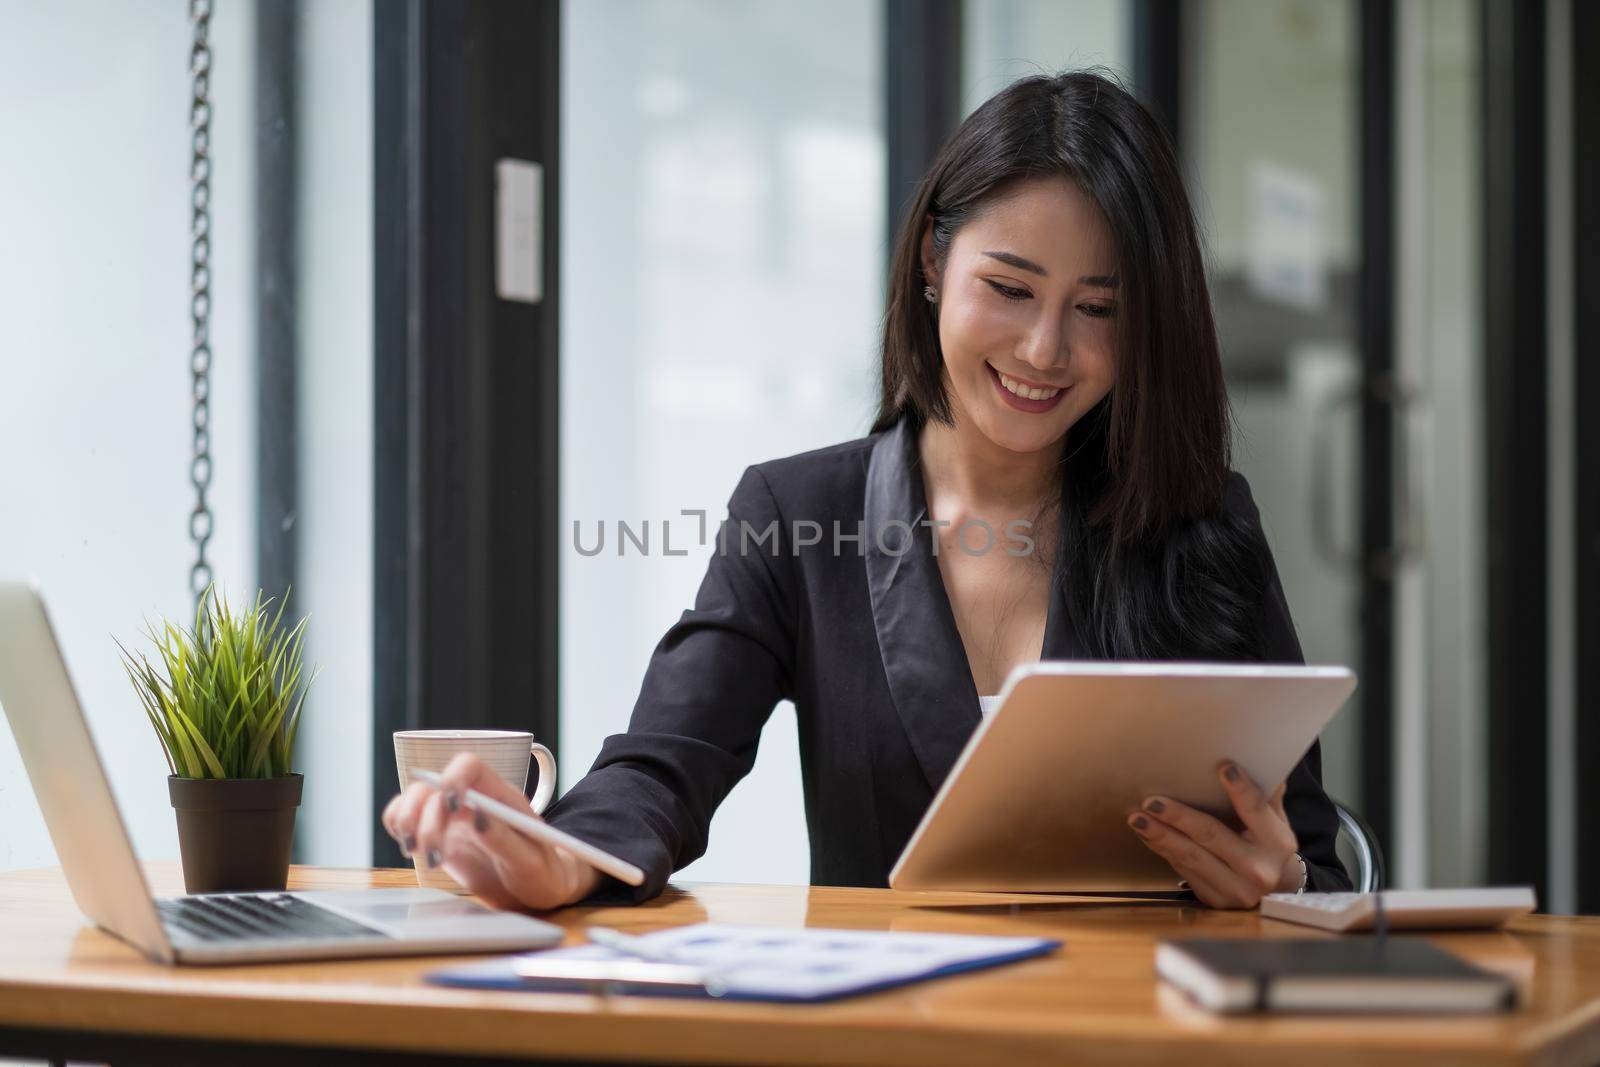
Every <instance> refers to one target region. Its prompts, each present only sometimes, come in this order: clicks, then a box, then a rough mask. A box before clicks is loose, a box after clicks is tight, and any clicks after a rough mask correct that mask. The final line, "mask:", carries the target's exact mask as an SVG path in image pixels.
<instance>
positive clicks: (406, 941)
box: [0, 582, 565, 964]
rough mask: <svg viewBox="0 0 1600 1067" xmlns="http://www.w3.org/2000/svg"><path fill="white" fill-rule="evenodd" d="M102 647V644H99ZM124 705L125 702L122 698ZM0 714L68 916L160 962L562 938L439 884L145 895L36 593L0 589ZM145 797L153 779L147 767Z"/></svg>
mask: <svg viewBox="0 0 1600 1067" xmlns="http://www.w3.org/2000/svg"><path fill="white" fill-rule="evenodd" d="M108 640H109V639H108ZM128 699H129V702H130V704H131V703H132V702H133V694H132V693H129V694H128ZM0 707H4V709H5V715H6V719H7V721H8V722H10V724H11V732H12V734H13V735H14V736H15V738H16V742H17V749H18V751H19V752H20V753H21V755H22V765H23V766H24V767H25V768H27V772H28V779H29V781H30V782H32V784H33V791H34V794H35V796H37V797H38V800H39V808H40V810H41V811H42V812H43V814H44V821H45V825H46V827H47V828H48V829H49V831H50V839H51V841H53V842H54V843H55V847H56V854H57V855H58V856H59V857H60V860H61V867H62V870H63V871H64V872H65V874H66V877H67V885H68V887H69V888H70V889H71V891H72V899H73V900H74V901H75V902H76V903H77V905H78V909H79V910H80V911H82V912H83V913H84V915H86V916H87V917H88V918H90V919H91V920H93V921H94V923H95V924H96V925H97V926H99V927H101V928H102V929H104V930H106V931H108V932H109V933H111V934H114V935H115V936H117V937H119V938H121V939H122V940H124V941H126V942H128V943H129V944H130V945H132V946H134V947H135V948H137V949H138V950H139V951H141V952H143V953H144V954H145V955H146V956H148V957H149V958H150V959H152V960H155V961H157V962H160V963H197V964H198V963H203V964H211V963H256V962H262V961H267V960H308V959H329V958H335V957H363V956H406V955H432V954H457V953H468V952H516V951H522V950H526V949H535V948H546V947H549V946H551V945H556V944H559V943H560V942H561V940H562V938H563V936H564V933H565V932H564V931H563V930H562V929H561V928H560V927H559V926H555V925H553V924H551V923H546V922H540V921H539V920H537V919H534V918H531V917H529V916H526V915H519V914H515V913H512V912H505V911H495V910H493V909H490V908H486V907H483V906H482V905H480V904H478V903H476V902H474V901H472V900H468V899H465V898H463V897H459V896H457V895H455V894H453V893H450V892H447V891H445V890H441V889H423V888H420V887H419V888H416V889H411V888H405V889H348V890H315V891H293V892H272V891H266V892H253V893H205V894H195V895H190V896H183V897H175V898H172V899H156V898H155V897H153V896H152V895H151V893H150V887H149V884H148V883H147V882H146V881H145V877H144V870H143V869H142V868H141V867H140V866H139V862H138V859H137V857H136V856H135V855H134V851H133V843H132V842H131V841H130V840H129V838H128V832H127V828H126V826H125V825H124V824H123V821H122V815H121V813H120V812H119V811H118V809H117V802H116V798H115V797H114V796H113V795H112V792H111V783H110V781H109V780H108V779H107V778H106V774H105V768H104V766H103V765H102V764H101V762H100V755H99V752H98V751H97V750H96V748H95V744H94V739H93V738H92V737H91V736H90V734H89V724H88V722H87V721H85V719H84V717H83V709H82V707H81V706H80V705H79V703H78V698H77V694H76V691H75V690H74V687H73V685H72V680H71V678H70V677H69V676H68V674H67V666H66V662H65V660H64V659H63V657H62V655H61V647H60V644H59V643H58V641H57V640H56V634H55V629H54V627H53V626H52V625H51V623H50V618H49V615H48V613H47V612H46V610H45V605H44V598H43V597H42V596H41V595H40V594H39V591H38V590H37V588H35V587H34V586H32V585H29V584H25V583H20V582H0ZM151 781H152V783H153V784H152V788H155V783H157V782H158V779H157V778H156V775H155V772H154V769H152V773H151Z"/></svg>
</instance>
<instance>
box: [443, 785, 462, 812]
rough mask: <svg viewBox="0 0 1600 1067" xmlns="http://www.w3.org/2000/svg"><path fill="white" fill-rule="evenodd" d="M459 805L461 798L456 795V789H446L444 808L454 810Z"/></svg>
mask: <svg viewBox="0 0 1600 1067" xmlns="http://www.w3.org/2000/svg"><path fill="white" fill-rule="evenodd" d="M460 807H461V798H460V797H459V796H457V795H456V791H455V790H454V789H449V790H446V791H445V794H444V810H445V811H456V810H457V809H459V808H460Z"/></svg>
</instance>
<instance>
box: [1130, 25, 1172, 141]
mask: <svg viewBox="0 0 1600 1067" xmlns="http://www.w3.org/2000/svg"><path fill="white" fill-rule="evenodd" d="M1183 77H1184V70H1183V8H1182V5H1181V4H1180V3H1179V0H1134V4H1133V80H1134V89H1135V91H1136V92H1137V94H1138V96H1139V99H1140V101H1141V102H1143V103H1144V105H1145V107H1147V108H1149V109H1150V111H1151V112H1152V113H1153V114H1154V115H1155V116H1156V118H1158V119H1160V120H1161V122H1162V123H1163V124H1164V125H1165V126H1166V127H1167V132H1168V133H1169V134H1171V135H1172V143H1173V145H1174V146H1175V147H1177V149H1178V151H1179V154H1180V155H1181V154H1182V152H1183V114H1182V110H1181V106H1182V105H1181V102H1182V99H1183Z"/></svg>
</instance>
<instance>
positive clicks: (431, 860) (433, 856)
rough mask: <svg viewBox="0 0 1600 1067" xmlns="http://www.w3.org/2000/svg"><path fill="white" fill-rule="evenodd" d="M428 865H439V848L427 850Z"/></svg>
mask: <svg viewBox="0 0 1600 1067" xmlns="http://www.w3.org/2000/svg"><path fill="white" fill-rule="evenodd" d="M428 866H429V867H437V866H439V850H438V849H436V848H430V849H429V850H428Z"/></svg>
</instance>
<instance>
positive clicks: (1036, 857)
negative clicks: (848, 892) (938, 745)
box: [889, 660, 1356, 893]
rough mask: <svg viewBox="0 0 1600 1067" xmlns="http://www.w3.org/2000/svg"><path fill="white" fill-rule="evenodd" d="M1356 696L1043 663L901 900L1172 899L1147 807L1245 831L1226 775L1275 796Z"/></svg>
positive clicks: (922, 845) (959, 766)
mask: <svg viewBox="0 0 1600 1067" xmlns="http://www.w3.org/2000/svg"><path fill="white" fill-rule="evenodd" d="M1355 687H1356V678H1355V674H1354V673H1353V672H1352V671H1351V670H1350V669H1349V668H1347V667H1300V666H1271V665H1265V664H1236V663H1107V662H1085V661H1076V660H1075V661H1044V662H1039V663H1027V664H1022V665H1020V666H1018V667H1017V668H1016V669H1015V670H1013V671H1012V672H1011V675H1010V677H1008V678H1007V679H1006V683H1005V685H1004V686H1002V687H1001V690H1000V702H999V706H998V707H997V708H996V709H995V711H994V712H993V714H991V715H989V716H987V717H986V718H985V719H984V721H983V722H982V723H980V724H979V725H978V728H977V730H976V731H975V732H974V733H973V735H972V738H971V739H970V740H969V741H968V742H967V747H966V748H965V749H964V750H963V751H962V753H961V756H960V758H959V759H957V760H956V764H955V766H954V767H953V768H952V769H951V771H950V775H949V777H947V778H946V779H945V781H944V785H943V786H941V787H940V789H939V792H938V794H937V795H936V796H935V797H934V799H933V804H932V805H931V806H930V807H929V808H928V811H927V814H925V815H924V816H923V817H922V822H921V824H920V825H919V826H918V827H917V830H916V832H915V833H914V834H912V835H911V840H910V841H909V842H907V844H906V847H905V851H904V852H902V853H901V855H900V859H899V861H898V862H897V863H896V864H895V865H894V870H893V871H891V872H890V874H889V884H890V885H891V886H892V887H894V888H895V889H946V890H977V891H988V892H1057V893H1094V892H1128V891H1151V890H1177V889H1178V888H1179V885H1178V882H1179V876H1178V875H1177V873H1175V872H1174V871H1173V869H1172V868H1171V866H1169V865H1168V864H1167V862H1166V861H1165V860H1163V859H1162V858H1161V857H1159V856H1157V855H1156V854H1155V853H1153V852H1151V851H1150V850H1149V849H1148V848H1147V847H1145V844H1144V842H1143V841H1142V840H1140V838H1139V837H1138V835H1137V834H1135V833H1134V832H1133V831H1132V830H1131V829H1130V828H1129V827H1128V823H1127V817H1128V814H1129V813H1130V812H1132V811H1133V810H1134V809H1135V808H1137V807H1139V805H1140V804H1141V803H1142V802H1143V801H1144V799H1145V798H1146V797H1148V796H1150V795H1151V794H1154V793H1159V794H1161V795H1162V796H1168V797H1172V798H1174V799H1176V800H1180V801H1183V802H1184V803H1187V804H1191V805H1194V806H1195V807H1198V808H1201V809H1203V810H1205V811H1209V812H1211V813H1212V814H1213V815H1216V816H1218V817H1219V818H1222V819H1223V820H1224V821H1225V822H1227V823H1228V824H1229V825H1230V826H1233V827H1235V828H1238V827H1239V822H1238V819H1237V816H1236V815H1235V814H1234V812H1233V805H1232V804H1231V803H1230V802H1229V800H1228V796H1227V794H1226V793H1225V792H1223V789H1222V783H1221V782H1220V781H1219V780H1218V777H1217V767H1218V765H1219V764H1220V763H1221V762H1222V761H1223V760H1225V759H1231V760H1233V761H1234V762H1236V763H1238V764H1239V766H1240V767H1242V768H1244V770H1245V771H1246V772H1248V773H1249V774H1250V775H1251V777H1253V778H1254V779H1255V780H1256V781H1257V782H1260V783H1261V784H1262V787H1263V788H1265V789H1268V790H1271V789H1273V788H1274V787H1276V786H1277V784H1278V783H1279V782H1281V781H1283V779H1284V778H1286V777H1287V776H1288V774H1289V772H1290V771H1291V770H1293V769H1294V766H1295V764H1296V763H1298V762H1299V761H1300V758H1301V757H1302V756H1304V755H1305V753H1306V750H1307V749H1309V748H1310V747H1311V743H1312V741H1314V740H1315V739H1316V737H1317V735H1318V733H1320V732H1321V730H1322V728H1323V727H1324V726H1326V725H1327V723H1328V720H1329V719H1331V718H1333V715H1334V713H1335V712H1336V711H1338V710H1339V708H1340V707H1341V706H1342V705H1343V704H1344V702H1345V700H1346V699H1348V697H1349V696H1350V694H1351V692H1353V691H1354V689H1355Z"/></svg>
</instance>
